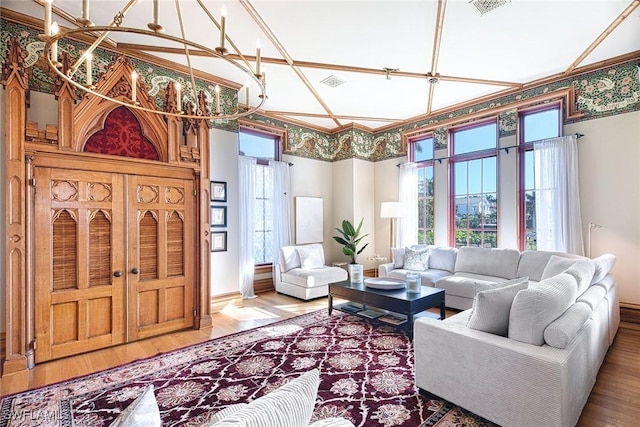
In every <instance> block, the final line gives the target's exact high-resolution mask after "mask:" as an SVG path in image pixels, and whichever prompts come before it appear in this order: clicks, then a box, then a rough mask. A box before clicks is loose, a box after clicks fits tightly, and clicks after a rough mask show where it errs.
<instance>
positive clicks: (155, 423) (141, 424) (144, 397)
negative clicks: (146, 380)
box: [111, 384, 161, 427]
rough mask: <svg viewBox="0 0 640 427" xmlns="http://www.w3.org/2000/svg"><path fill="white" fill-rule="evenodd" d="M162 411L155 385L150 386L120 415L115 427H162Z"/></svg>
mask: <svg viewBox="0 0 640 427" xmlns="http://www.w3.org/2000/svg"><path fill="white" fill-rule="evenodd" d="M160 425H161V421H160V409H159V408H158V403H157V402H156V397H155V395H154V393H153V384H149V385H148V386H146V387H145V389H144V390H143V391H142V393H141V394H140V396H138V397H137V398H136V400H134V401H133V403H132V404H131V405H129V406H127V408H126V409H125V410H124V411H122V412H121V413H120V415H118V418H116V419H115V421H114V422H113V423H111V426H113V427H125V426H126V427H160Z"/></svg>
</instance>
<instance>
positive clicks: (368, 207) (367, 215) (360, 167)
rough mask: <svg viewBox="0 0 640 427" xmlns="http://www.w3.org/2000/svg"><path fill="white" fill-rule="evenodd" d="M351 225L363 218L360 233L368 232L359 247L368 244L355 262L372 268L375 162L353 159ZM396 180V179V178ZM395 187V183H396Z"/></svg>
mask: <svg viewBox="0 0 640 427" xmlns="http://www.w3.org/2000/svg"><path fill="white" fill-rule="evenodd" d="M353 166H354V168H353V173H354V175H353V182H354V186H353V201H354V203H353V221H352V223H353V226H354V227H357V226H358V224H359V223H360V220H363V223H362V228H361V231H360V233H361V235H362V236H364V235H365V234H368V236H367V237H365V238H363V239H362V241H361V242H360V244H359V245H358V247H359V248H362V246H364V245H365V244H366V243H368V244H369V245H368V246H367V247H366V248H365V249H364V251H362V253H361V254H360V255H358V258H357V262H358V264H362V265H363V266H364V268H365V270H366V269H368V268H373V267H374V262H373V261H371V260H369V258H371V257H373V255H374V254H375V252H376V251H375V242H376V215H375V212H376V203H375V202H376V200H375V191H374V189H375V186H374V185H371V183H372V182H375V178H374V177H375V164H374V163H373V162H368V161H365V160H360V159H353ZM396 182H397V179H396ZM396 187H397V184H396ZM378 216H379V215H378Z"/></svg>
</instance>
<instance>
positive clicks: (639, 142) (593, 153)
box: [564, 111, 640, 304]
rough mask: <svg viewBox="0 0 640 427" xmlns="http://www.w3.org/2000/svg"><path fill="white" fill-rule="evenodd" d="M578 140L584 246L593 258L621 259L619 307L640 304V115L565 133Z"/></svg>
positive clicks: (589, 122)
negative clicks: (591, 227) (608, 255)
mask: <svg viewBox="0 0 640 427" xmlns="http://www.w3.org/2000/svg"><path fill="white" fill-rule="evenodd" d="M575 132H579V133H582V134H584V136H583V137H582V138H580V139H579V140H578V155H579V159H580V164H579V168H580V171H579V172H580V205H581V214H582V229H583V236H584V241H585V245H586V242H587V239H588V224H589V222H593V223H595V224H598V225H602V226H603V227H604V228H603V229H600V230H593V231H592V234H591V247H592V248H591V256H592V257H596V256H598V255H601V254H603V253H607V252H610V253H612V254H614V255H616V257H617V262H616V265H615V267H614V269H613V274H614V276H615V278H616V282H617V283H618V286H619V290H620V301H621V302H623V303H630V304H640V166H639V165H640V111H636V112H632V113H627V114H620V115H616V116H610V117H605V118H602V119H596V120H587V121H583V122H579V123H575V124H572V125H568V126H565V127H564V134H565V135H569V134H572V133H575Z"/></svg>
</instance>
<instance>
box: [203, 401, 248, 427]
mask: <svg viewBox="0 0 640 427" xmlns="http://www.w3.org/2000/svg"><path fill="white" fill-rule="evenodd" d="M245 406H247V403H236V404H234V405H229V406H227V407H226V408H224V409H221V410H219V411H218V412H216V413H215V414H213V415H212V416H211V418H209V423H210V424H212V423H217V422H218V421H222V420H224V419H225V418H227V417H229V416H230V415H232V414H235V413H236V412H238V411H239V410H241V409H244V407H245Z"/></svg>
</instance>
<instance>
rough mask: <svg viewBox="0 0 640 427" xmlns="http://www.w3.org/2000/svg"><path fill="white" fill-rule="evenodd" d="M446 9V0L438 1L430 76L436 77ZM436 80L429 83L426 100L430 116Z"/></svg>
mask: <svg viewBox="0 0 640 427" xmlns="http://www.w3.org/2000/svg"><path fill="white" fill-rule="evenodd" d="M446 8H447V0H438V12H437V15H436V28H435V34H434V36H433V50H432V51H431V73H430V74H431V76H433V77H432V78H438V77H436V76H437V75H438V58H439V57H440V41H441V40H442V27H443V26H444V13H445V10H446ZM436 82H437V80H430V81H429V98H428V100H427V114H431V108H432V106H433V92H434V91H435V83H436Z"/></svg>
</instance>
